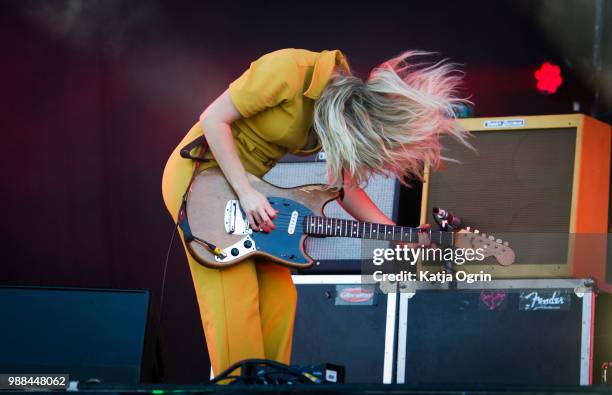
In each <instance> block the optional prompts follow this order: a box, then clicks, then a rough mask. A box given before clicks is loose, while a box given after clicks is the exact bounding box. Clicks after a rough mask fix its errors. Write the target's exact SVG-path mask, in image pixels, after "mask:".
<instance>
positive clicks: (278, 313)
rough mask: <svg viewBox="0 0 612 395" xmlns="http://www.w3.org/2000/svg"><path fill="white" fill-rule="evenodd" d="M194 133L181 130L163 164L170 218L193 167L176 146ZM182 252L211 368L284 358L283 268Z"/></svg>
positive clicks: (288, 313) (289, 290) (287, 347)
mask: <svg viewBox="0 0 612 395" xmlns="http://www.w3.org/2000/svg"><path fill="white" fill-rule="evenodd" d="M199 134H201V130H198V129H197V128H193V129H192V130H191V131H190V132H189V133H188V134H187V135H186V136H185V138H184V139H183V141H181V143H180V144H179V145H178V147H177V148H176V149H175V150H174V152H173V153H172V155H171V157H170V159H169V160H168V163H167V164H166V168H165V170H164V177H163V181H162V192H163V196H164V202H165V204H166V207H167V208H168V211H169V212H170V214H171V215H172V218H173V219H174V220H175V221H176V216H177V213H178V209H179V207H180V204H181V198H182V196H183V194H184V193H185V190H186V188H187V185H188V183H189V180H190V178H191V174H192V172H193V163H192V162H191V161H189V160H185V159H183V158H181V157H180V155H179V149H180V148H181V147H183V146H184V145H186V144H187V143H189V142H191V141H192V140H193V139H195V138H196V137H197V136H198V135H199ZM181 239H182V235H181ZM187 258H188V262H189V268H190V270H191V276H192V280H193V284H194V288H195V292H196V296H197V299H198V306H199V310H200V316H201V319H202V325H203V327H204V334H205V336H206V343H207V346H208V352H209V356H210V360H211V364H212V366H213V372H214V373H215V374H219V373H220V372H221V371H223V370H225V369H226V368H227V367H229V366H230V365H231V364H233V363H235V362H238V361H240V360H242V359H247V358H269V359H274V360H277V361H279V362H284V363H288V362H289V359H290V354H291V336H292V334H293V321H294V316H295V303H296V292H295V287H294V285H293V282H292V281H291V276H290V272H289V270H288V269H286V268H282V267H279V266H276V265H273V264H269V263H267V262H258V263H255V262H254V261H253V260H247V261H244V262H242V263H240V264H238V265H236V266H234V267H231V268H227V269H223V270H217V269H209V268H206V267H204V266H202V265H200V264H199V263H197V262H196V261H195V260H194V259H193V258H192V257H191V256H190V255H189V253H188V252H187Z"/></svg>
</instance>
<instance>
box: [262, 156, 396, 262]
mask: <svg viewBox="0 0 612 395" xmlns="http://www.w3.org/2000/svg"><path fill="white" fill-rule="evenodd" d="M264 179H265V180H266V181H268V182H270V183H272V184H274V185H278V186H280V187H285V188H289V187H295V186H299V185H305V184H327V181H328V180H327V166H326V163H325V153H324V152H320V153H318V154H316V155H313V156H308V157H298V156H294V155H287V156H286V157H284V158H283V160H281V161H280V162H279V163H278V164H276V166H274V167H273V168H272V170H270V171H269V172H268V173H267V174H266V176H265V177H264ZM365 191H366V192H367V194H368V195H369V196H370V198H372V200H373V201H374V203H376V205H377V206H378V208H380V210H381V211H382V212H383V213H384V214H385V215H386V216H388V217H389V218H391V219H393V220H396V219H397V202H398V196H399V183H398V182H397V180H396V179H395V178H394V177H384V176H380V175H376V176H373V177H372V178H371V179H370V181H369V182H368V184H367V186H366V187H365ZM324 213H325V215H326V216H328V217H333V218H344V219H350V218H351V217H350V216H349V215H348V214H347V212H346V211H344V209H343V208H342V207H341V206H340V205H339V204H338V202H336V201H332V202H329V203H328V204H327V205H326V206H325V209H324ZM361 243H362V241H361V240H360V239H354V238H338V237H327V238H314V237H309V238H307V239H306V252H308V254H309V255H310V256H312V257H313V258H314V259H315V260H316V263H315V265H314V266H313V267H312V268H310V269H307V270H306V271H305V272H304V273H305V274H314V273H326V274H334V273H336V274H358V273H360V272H361V260H362V259H364V258H363V257H362V256H361V255H362V245H361Z"/></svg>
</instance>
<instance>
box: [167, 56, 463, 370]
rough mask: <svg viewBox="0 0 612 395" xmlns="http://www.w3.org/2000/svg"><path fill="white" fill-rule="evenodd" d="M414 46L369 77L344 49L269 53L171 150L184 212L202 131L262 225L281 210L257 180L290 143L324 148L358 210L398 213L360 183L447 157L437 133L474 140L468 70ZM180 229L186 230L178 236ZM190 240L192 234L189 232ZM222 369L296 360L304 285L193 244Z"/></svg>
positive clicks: (304, 149)
mask: <svg viewBox="0 0 612 395" xmlns="http://www.w3.org/2000/svg"><path fill="white" fill-rule="evenodd" d="M422 55H424V54H423V53H418V52H407V53H404V54H403V55H401V56H399V57H397V58H394V59H391V60H389V61H387V62H385V63H383V64H382V65H380V66H379V67H376V68H375V69H374V70H372V72H371V73H370V75H369V77H368V78H367V80H365V81H363V80H361V79H360V78H358V77H355V76H353V75H352V74H351V71H350V69H349V65H348V63H347V61H346V59H345V57H344V56H343V54H342V53H341V52H340V51H338V50H334V51H323V52H312V51H307V50H302V49H283V50H279V51H276V52H272V53H269V54H266V55H264V56H262V57H261V58H259V59H258V60H256V61H255V62H253V63H251V65H250V67H249V69H248V70H247V71H246V72H244V74H242V76H240V77H239V78H238V79H237V80H236V81H234V82H232V83H231V84H230V85H229V88H228V89H227V90H226V91H225V92H224V93H223V94H221V96H219V97H218V98H217V99H216V100H215V101H214V102H213V103H212V104H210V105H209V106H208V107H207V108H206V109H205V110H204V112H203V113H202V115H201V116H200V120H199V122H197V123H196V125H195V126H194V127H193V128H192V129H191V130H190V131H189V133H188V134H187V135H186V136H185V138H184V139H183V141H182V142H181V143H180V144H179V145H178V147H177V148H176V149H175V150H174V152H173V153H172V155H171V157H170V159H169V160H168V163H167V165H166V168H165V171H164V176H163V185H162V189H163V196H164V201H165V204H166V206H167V208H168V210H169V212H170V214H171V215H172V216H173V218H174V220H175V221H176V220H177V214H178V211H179V207H180V205H181V199H182V197H183V194H184V193H185V190H186V188H187V186H188V184H189V181H190V178H191V175H192V172H193V163H192V161H190V160H186V159H183V158H181V156H180V153H179V151H180V148H182V147H183V146H185V145H186V144H188V143H190V142H191V141H193V140H194V139H196V138H197V137H199V136H201V135H202V134H204V136H205V138H206V140H207V141H208V144H209V146H210V150H209V151H208V152H207V156H208V158H210V159H211V160H210V161H208V162H204V163H203V164H202V166H201V170H205V169H207V168H210V167H213V166H218V167H220V169H221V171H222V172H223V174H224V175H225V177H226V179H227V181H228V182H229V184H230V185H231V186H232V188H233V189H234V191H235V193H236V195H237V196H238V198H239V200H240V204H241V206H242V208H243V209H244V211H245V212H246V213H247V215H248V217H249V222H250V224H252V227H253V228H254V230H257V231H265V232H274V228H275V225H274V217H275V214H276V212H275V210H274V209H273V208H272V207H271V205H270V204H269V202H268V200H267V199H266V196H264V195H263V194H262V193H261V192H259V191H257V190H256V189H255V188H254V187H253V186H252V185H251V184H250V182H249V179H248V177H247V172H249V173H252V174H254V175H256V176H258V177H262V176H263V175H264V174H265V173H266V172H267V171H269V170H270V169H271V168H272V167H273V166H274V164H275V163H276V161H277V160H278V159H279V158H281V157H282V156H283V155H285V154H286V153H287V152H291V153H294V154H298V155H308V154H313V153H315V152H316V151H318V150H320V149H321V148H322V149H323V150H324V151H325V153H326V157H327V166H328V172H329V183H330V185H331V186H333V187H338V188H343V190H344V194H343V198H342V200H341V202H340V204H341V206H342V207H343V208H344V209H345V210H346V211H347V212H348V213H349V214H350V215H352V216H353V217H355V218H356V219H358V220H361V221H369V222H376V223H382V224H394V223H393V221H392V220H391V219H389V218H388V217H386V216H385V215H384V214H383V213H382V212H381V211H380V210H379V209H378V208H377V207H376V206H375V204H374V203H373V202H372V200H370V198H369V197H368V196H367V195H366V193H365V192H364V191H363V189H362V188H361V186H363V184H364V183H365V182H367V180H368V177H369V176H370V175H372V174H374V173H383V174H389V175H392V176H396V177H398V178H399V180H400V181H401V182H406V180H407V179H410V178H413V179H414V178H420V177H421V176H422V173H423V170H424V168H425V167H426V166H433V167H434V168H435V166H436V165H437V164H438V163H439V161H440V151H441V146H440V143H439V138H440V137H441V136H442V135H450V136H452V137H454V138H457V139H458V140H460V141H461V142H463V143H464V144H466V145H467V143H466V142H465V137H466V135H467V133H466V132H465V131H464V130H462V129H461V127H460V126H459V125H458V123H457V122H456V121H455V119H454V117H455V112H454V108H455V106H456V105H457V104H459V103H462V102H464V100H463V99H460V98H458V97H457V96H456V87H457V85H458V83H459V82H460V80H461V78H460V76H459V75H458V73H457V72H456V71H455V70H454V69H453V66H452V65H451V64H448V63H444V62H439V63H436V64H428V65H424V64H423V63H418V62H419V61H420V59H421V57H422ZM181 236H182V235H181ZM183 243H184V239H183ZM187 259H188V261H189V267H190V269H191V275H192V279H193V284H194V287H195V292H196V295H197V299H198V305H199V309H200V315H201V318H202V324H203V327H204V333H205V336H206V343H207V345H208V352H209V355H210V360H211V363H212V367H213V372H214V373H215V374H219V373H220V372H221V371H223V370H224V369H226V368H227V367H229V366H230V365H231V364H233V363H235V362H237V361H240V360H243V359H248V358H261V359H264V358H265V359H273V360H276V361H279V362H282V363H286V364H289V361H290V355H291V338H292V334H293V323H294V317H295V308H296V290H295V287H294V285H293V282H292V280H291V273H290V270H289V269H288V268H285V267H282V266H279V265H275V264H271V263H269V262H265V261H262V260H257V261H255V260H254V259H250V260H246V261H244V262H242V263H241V264H239V265H235V266H232V267H228V268H224V269H211V268H207V267H204V266H202V265H200V264H199V263H198V262H197V261H196V260H195V259H193V257H191V256H190V254H189V252H187Z"/></svg>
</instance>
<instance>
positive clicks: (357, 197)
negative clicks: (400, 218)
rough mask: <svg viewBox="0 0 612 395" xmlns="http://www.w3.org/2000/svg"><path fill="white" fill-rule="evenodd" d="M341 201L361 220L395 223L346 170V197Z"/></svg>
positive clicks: (348, 210) (352, 214) (350, 212)
mask: <svg viewBox="0 0 612 395" xmlns="http://www.w3.org/2000/svg"><path fill="white" fill-rule="evenodd" d="M339 203H340V205H341V206H342V208H343V209H345V210H346V211H347V212H348V213H349V214H350V215H351V216H353V217H354V218H355V219H358V220H360V221H366V222H374V223H380V224H387V225H395V222H393V221H392V220H391V219H390V218H389V217H387V216H386V215H385V214H384V213H383V212H382V211H380V209H379V208H378V207H377V206H376V204H374V202H373V201H372V199H370V197H369V196H368V194H367V193H365V191H364V190H363V188H361V187H360V186H359V185H357V184H356V183H355V182H354V180H353V178H352V177H351V176H350V174H349V173H348V172H347V171H345V172H344V198H343V199H342V200H339Z"/></svg>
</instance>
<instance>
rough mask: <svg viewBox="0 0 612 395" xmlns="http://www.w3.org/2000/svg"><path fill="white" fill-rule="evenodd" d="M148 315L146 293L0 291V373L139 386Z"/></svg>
mask: <svg viewBox="0 0 612 395" xmlns="http://www.w3.org/2000/svg"><path fill="white" fill-rule="evenodd" d="M148 309H149V292H148V291H144V290H114V289H113V290H111V289H89V288H60V287H8V286H7V287H0V317H2V325H1V326H0V350H2V352H0V372H2V373H67V374H69V375H70V380H71V381H85V380H88V379H98V380H101V381H102V382H105V383H121V384H137V383H140V382H141V376H143V375H144V373H145V371H148V368H147V367H146V366H143V365H147V364H148V362H149V361H145V363H144V364H143V353H144V352H145V351H146V350H145V338H146V336H145V332H146V329H147V320H148ZM151 359H153V358H151ZM142 379H143V381H149V378H147V377H142Z"/></svg>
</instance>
